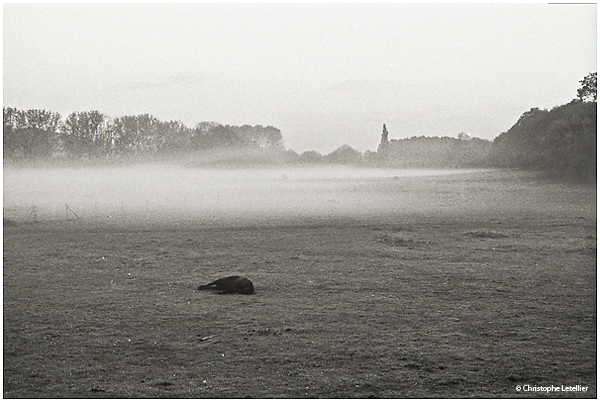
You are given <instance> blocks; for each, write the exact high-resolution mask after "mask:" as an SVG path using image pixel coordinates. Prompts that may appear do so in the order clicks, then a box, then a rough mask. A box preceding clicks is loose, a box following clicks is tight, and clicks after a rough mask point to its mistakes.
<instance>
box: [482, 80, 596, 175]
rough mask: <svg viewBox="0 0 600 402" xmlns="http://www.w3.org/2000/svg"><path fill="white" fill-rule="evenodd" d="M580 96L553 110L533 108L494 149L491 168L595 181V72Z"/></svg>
mask: <svg viewBox="0 0 600 402" xmlns="http://www.w3.org/2000/svg"><path fill="white" fill-rule="evenodd" d="M580 83H581V84H582V86H581V88H579V89H578V91H577V97H576V98H575V99H573V100H572V101H571V102H569V103H568V104H565V105H561V106H557V107H555V108H553V109H551V110H546V109H539V108H532V109H531V110H529V111H527V112H525V113H523V115H522V116H521V117H520V118H519V120H518V121H517V122H516V123H515V124H514V125H513V126H512V127H511V128H510V129H509V130H508V131H506V132H504V133H502V134H500V135H499V136H498V137H496V139H494V143H493V146H492V151H491V153H490V156H489V162H490V165H491V166H493V167H502V168H522V169H536V170H541V171H545V172H547V173H549V174H551V175H552V176H559V177H565V178H581V179H595V178H596V174H597V167H596V166H597V155H596V144H597V127H598V123H597V122H598V120H597V104H596V98H597V90H596V73H590V74H589V75H587V76H586V77H584V79H583V80H581V81H580Z"/></svg>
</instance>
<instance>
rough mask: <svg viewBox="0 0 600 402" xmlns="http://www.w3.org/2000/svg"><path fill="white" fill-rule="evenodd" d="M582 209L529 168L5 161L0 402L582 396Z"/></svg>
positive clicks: (589, 321) (586, 261)
mask: <svg viewBox="0 0 600 402" xmlns="http://www.w3.org/2000/svg"><path fill="white" fill-rule="evenodd" d="M66 205H68V207H69V209H71V211H72V212H73V213H70V212H69V210H68V209H67V208H66V207H65V206H66ZM33 206H35V209H33ZM32 211H35V214H34V215H32ZM596 213H597V211H596V188H595V187H594V186H589V185H583V184H577V183H560V182H554V181H549V180H546V179H544V178H541V177H539V176H537V175H536V174H533V173H527V172H512V171H498V170H465V171H396V170H384V169H382V170H378V169H346V168H342V167H339V168H306V169H288V170H283V171H282V170H276V169H262V170H261V169H255V170H252V169H240V170H226V169H215V170H194V169H185V170H181V169H178V168H177V169H175V168H168V167H151V168H149V167H130V168H115V169H110V168H100V169H58V168H57V169H48V170H38V169H10V168H9V169H6V168H5V171H4V217H5V226H4V233H3V234H4V236H3V246H4V249H3V258H4V259H3V265H4V269H3V286H4V288H3V296H4V304H3V308H4V310H3V312H4V315H3V324H4V346H3V350H4V355H3V360H4V383H3V384H4V388H3V396H4V397H5V398H92V397H93V398H244V397H253V398H369V397H376V398H430V397H435V398H522V397H534V398H542V397H553V398H555V397H568V398H596V396H597V393H596V392H597V391H596V386H597V384H596V377H597V360H596V352H597V349H596V344H597V342H596V328H597V326H596V323H597V315H596V314H597V299H596V294H597V287H596V284H597V274H596V240H597V239H596V236H597V234H596V233H597V231H596ZM75 214H76V215H75ZM233 274H240V275H244V276H247V277H249V278H250V279H251V280H252V281H253V282H254V287H255V290H256V293H255V294H253V295H220V294H216V293H213V292H210V291H197V290H196V288H197V287H198V285H200V284H203V283H206V282H209V281H211V280H213V279H216V278H218V277H220V276H225V275H233ZM550 386H553V387H556V389H552V391H547V390H546V388H541V387H550ZM576 386H581V387H578V388H572V389H569V388H567V387H576ZM536 387H537V388H536Z"/></svg>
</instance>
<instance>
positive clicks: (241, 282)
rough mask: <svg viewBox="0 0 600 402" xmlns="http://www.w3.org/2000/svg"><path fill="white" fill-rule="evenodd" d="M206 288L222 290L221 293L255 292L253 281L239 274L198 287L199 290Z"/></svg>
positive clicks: (248, 293)
mask: <svg viewBox="0 0 600 402" xmlns="http://www.w3.org/2000/svg"><path fill="white" fill-rule="evenodd" d="M206 289H214V290H220V291H221V293H240V294H243V295H251V294H252V293H254V287H253V286H252V281H251V280H250V279H248V278H244V277H243V276H237V275H234V276H227V277H225V278H220V279H217V280H216V281H214V282H211V283H208V284H206V285H200V286H199V287H198V290H206Z"/></svg>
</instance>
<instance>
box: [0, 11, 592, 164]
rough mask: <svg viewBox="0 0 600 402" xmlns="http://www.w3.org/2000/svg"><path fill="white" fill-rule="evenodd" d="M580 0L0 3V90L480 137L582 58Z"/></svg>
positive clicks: (296, 126) (543, 100)
mask: <svg viewBox="0 0 600 402" xmlns="http://www.w3.org/2000/svg"><path fill="white" fill-rule="evenodd" d="M596 9H597V6H596V5H595V4H542V3H538V4H481V3H474V4H424V3H421V4H401V3H387V4H312V3H305V4H284V3H279V4H278V3H271V4H245V3H236V4H193V3H191V4H115V3H113V4H109V3H106V4H44V3H37V4H4V6H3V38H4V42H3V43H4V52H3V65H4V76H3V87H4V106H11V107H17V108H19V109H47V110H52V111H55V112H59V113H60V114H61V115H62V116H63V117H66V116H67V115H69V114H70V113H72V112H74V111H85V110H98V111H100V112H102V113H104V114H106V115H108V116H110V117H119V116H124V115H134V114H143V113H149V114H151V115H153V116H155V117H156V118H158V119H160V120H180V121H182V122H183V123H185V124H186V125H187V126H189V127H193V126H194V125H195V124H196V123H199V122H201V121H216V122H219V123H222V124H230V125H243V124H249V125H256V124H260V125H264V126H267V125H271V126H275V127H278V128H279V129H281V131H282V134H283V138H284V145H285V147H286V148H288V149H293V150H295V151H296V152H303V151H306V150H315V151H318V152H321V153H329V152H331V151H333V150H335V149H336V148H338V147H340V146H341V145H344V144H347V145H350V146H352V147H353V148H355V149H358V150H360V151H365V150H367V149H370V150H375V149H376V148H377V145H378V143H379V139H380V134H381V129H382V125H383V123H386V125H387V128H388V131H389V133H390V138H391V139H396V138H407V137H412V136H420V135H425V136H451V137H456V136H457V135H458V134H459V133H460V132H466V133H468V134H470V135H473V136H477V137H481V138H487V139H493V138H495V137H496V136H498V135H499V134H500V133H501V132H503V131H506V130H508V129H509V128H510V127H511V126H512V125H513V124H514V123H515V122H516V121H517V120H518V118H519V116H520V115H521V114H522V113H523V112H525V111H527V110H529V109H530V108H532V107H540V108H552V107H554V106H557V105H561V104H564V103H568V102H569V101H570V100H571V99H573V98H574V97H575V96H576V94H577V88H579V86H580V84H579V80H581V79H582V78H583V77H584V76H585V75H587V74H588V73H589V72H593V71H597V53H596V52H597V45H596V40H597V39H596V35H597V28H596V24H597V17H596Z"/></svg>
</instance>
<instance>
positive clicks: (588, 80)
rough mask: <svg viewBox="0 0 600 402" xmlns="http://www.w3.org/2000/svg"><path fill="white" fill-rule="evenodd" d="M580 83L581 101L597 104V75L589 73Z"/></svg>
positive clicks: (578, 95)
mask: <svg viewBox="0 0 600 402" xmlns="http://www.w3.org/2000/svg"><path fill="white" fill-rule="evenodd" d="M579 83H580V84H581V88H579V89H578V90H577V97H578V98H579V100H580V101H592V102H596V97H597V95H598V92H597V90H596V83H597V73H589V74H588V75H586V76H585V77H584V78H583V79H582V80H581V81H579Z"/></svg>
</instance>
